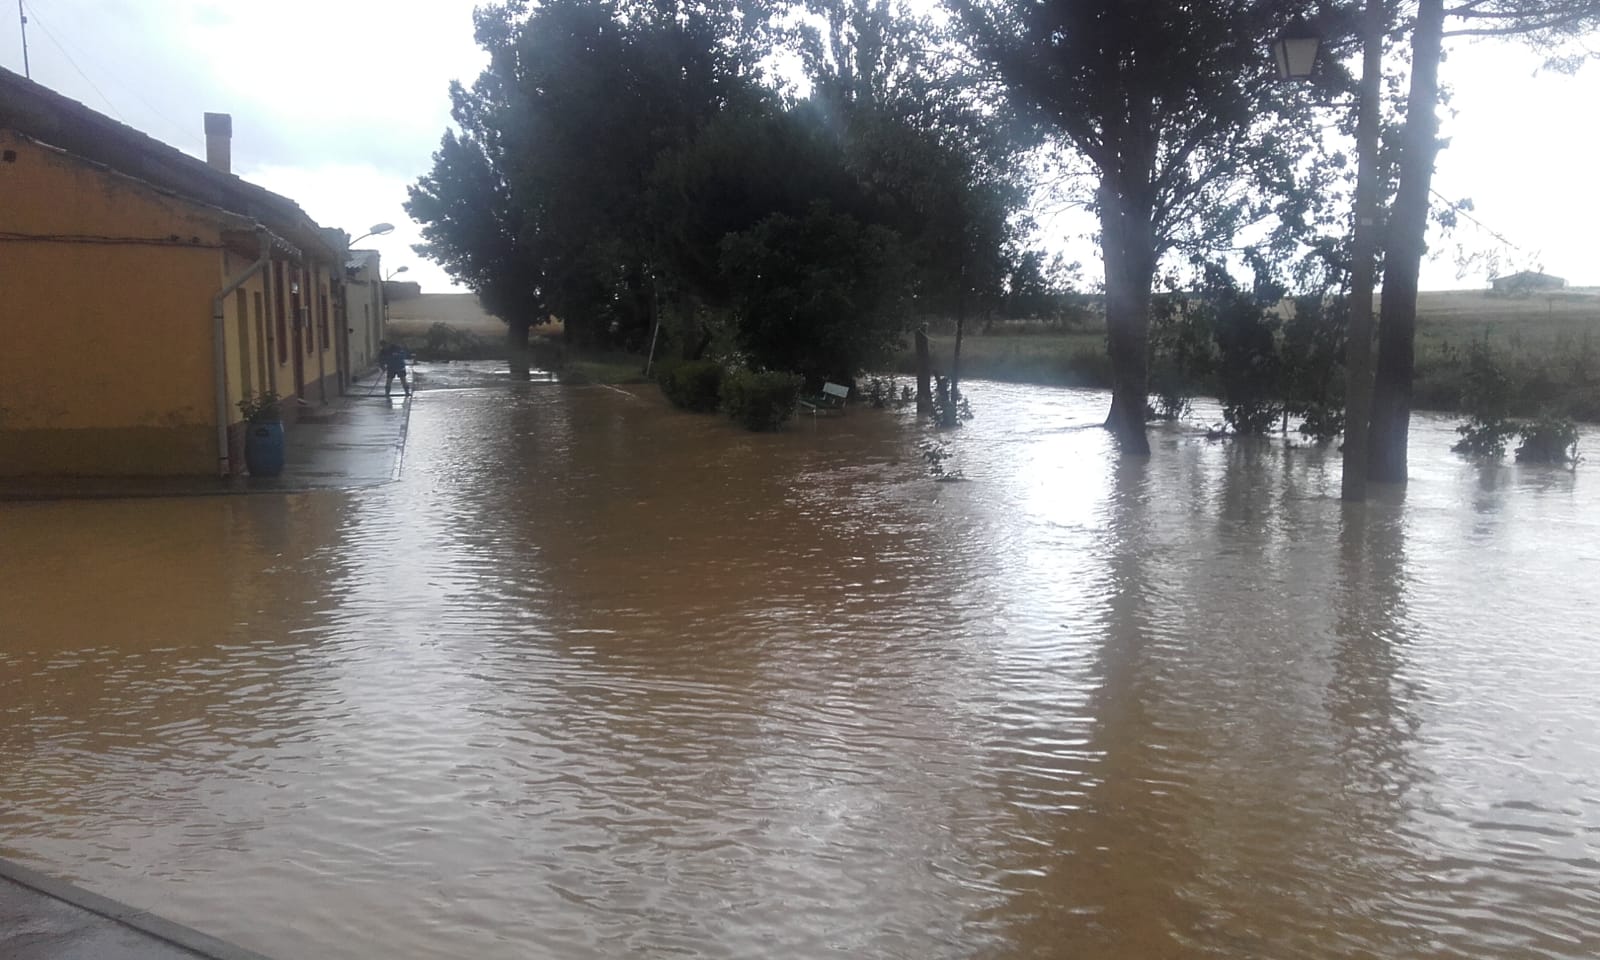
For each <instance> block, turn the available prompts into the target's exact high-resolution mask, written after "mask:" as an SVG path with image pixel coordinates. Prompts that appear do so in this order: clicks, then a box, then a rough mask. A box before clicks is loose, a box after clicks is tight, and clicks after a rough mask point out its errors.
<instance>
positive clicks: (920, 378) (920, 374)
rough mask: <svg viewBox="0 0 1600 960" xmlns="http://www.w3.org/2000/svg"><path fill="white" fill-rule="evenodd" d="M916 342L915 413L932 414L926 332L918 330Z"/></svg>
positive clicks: (929, 360) (930, 378)
mask: <svg viewBox="0 0 1600 960" xmlns="http://www.w3.org/2000/svg"><path fill="white" fill-rule="evenodd" d="M916 340H917V413H919V414H924V413H932V412H933V383H932V380H933V358H932V357H931V356H929V348H928V332H927V331H926V330H918V331H917V334H916Z"/></svg>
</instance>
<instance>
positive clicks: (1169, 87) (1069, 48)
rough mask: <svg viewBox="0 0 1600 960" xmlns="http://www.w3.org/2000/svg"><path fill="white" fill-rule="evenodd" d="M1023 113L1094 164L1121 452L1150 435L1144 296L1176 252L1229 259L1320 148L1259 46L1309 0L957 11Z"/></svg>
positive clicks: (1050, 3)
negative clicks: (1214, 253) (1293, 117)
mask: <svg viewBox="0 0 1600 960" xmlns="http://www.w3.org/2000/svg"><path fill="white" fill-rule="evenodd" d="M950 2H951V5H952V6H953V7H954V8H955V10H956V12H957V13H958V15H959V17H960V19H961V21H962V23H963V24H964V25H965V27H966V30H967V32H968V35H969V37H970V40H971V43H972V47H973V49H974V50H975V51H976V53H977V54H978V56H979V57H980V58H982V59H983V60H984V61H986V62H987V63H989V64H991V65H992V66H993V68H994V69H995V71H996V72H997V73H998V75H999V77H1000V78H1001V79H1002V80H1003V82H1004V84H1005V86H1006V88H1007V89H1008V91H1009V93H1010V95H1011V98H1012V100H1013V102H1014V103H1016V104H1017V106H1018V107H1020V108H1021V109H1022V110H1024V111H1026V112H1027V113H1028V114H1029V115H1031V116H1032V117H1033V118H1036V119H1037V120H1039V121H1040V122H1041V123H1042V124H1043V125H1044V126H1045V127H1046V128H1048V129H1050V130H1052V131H1054V132H1055V133H1056V134H1058V135H1059V136H1060V137H1061V138H1063V139H1064V140H1065V141H1066V143H1067V144H1068V145H1070V147H1071V148H1073V149H1075V150H1077V151H1078V152H1080V153H1081V154H1083V155H1084V156H1085V157H1087V158H1088V160H1089V161H1090V162H1091V164H1092V165H1093V168H1094V171H1095V174H1096V176H1097V179H1098V188H1097V190H1096V191H1095V194H1094V200H1093V202H1092V207H1093V209H1094V211H1095V213H1096V214H1097V216H1098V218H1099V223H1100V235H1099V242H1100V251H1101V256H1102V259H1103V261H1104V267H1105V310H1106V339H1107V344H1106V345H1107V350H1108V352H1109V354H1110V358H1111V365H1112V404H1111V412H1110V414H1109V416H1108V417H1107V420H1106V426H1107V427H1109V428H1110V429H1111V430H1112V431H1113V432H1114V433H1115V435H1116V437H1117V439H1118V440H1119V441H1120V444H1121V446H1122V449H1123V450H1124V451H1126V452H1130V453H1135V454H1147V453H1149V450H1150V446H1149V441H1148V439H1147V438H1146V436H1145V410H1146V399H1147V393H1148V376H1149V374H1148V367H1149V359H1148V348H1149V327H1150V305H1151V289H1152V283H1153V279H1154V276H1155V272H1156V268H1157V265H1158V263H1159V262H1160V260H1161V258H1162V256H1163V255H1164V254H1165V253H1167V252H1168V251H1171V250H1174V249H1177V248H1181V247H1186V246H1187V247H1190V248H1193V249H1197V250H1209V249H1215V248H1219V247H1228V246H1230V245H1231V244H1232V242H1233V239H1234V237H1235V235H1236V234H1237V233H1238V231H1239V230H1240V228H1241V227H1242V226H1243V225H1245V224H1246V223H1250V222H1255V221H1257V220H1259V219H1260V218H1262V217H1263V216H1265V215H1266V214H1267V213H1268V211H1269V210H1270V208H1271V207H1272V205H1273V200H1272V198H1273V197H1274V196H1276V195H1279V194H1280V192H1281V191H1282V190H1283V189H1284V188H1285V186H1286V185H1287V184H1288V183H1290V182H1292V181H1293V179H1294V177H1295V175H1296V160H1297V159H1298V158H1300V157H1302V156H1304V155H1305V153H1306V152H1307V151H1309V150H1310V149H1311V147H1312V143H1311V138H1312V134H1311V127H1310V125H1309V124H1303V123H1302V124H1296V123H1283V122H1281V121H1280V119H1279V118H1281V117H1282V116H1283V115H1284V114H1285V113H1286V112H1290V111H1293V110H1303V109H1305V108H1306V105H1305V102H1304V99H1303V94H1301V93H1300V92H1298V91H1294V90H1292V89H1288V88H1285V87H1283V86H1282V85H1281V84H1279V83H1278V82H1277V81H1276V78H1275V76H1274V75H1273V72H1272V67H1271V64H1270V62H1269V61H1268V59H1267V58H1266V57H1265V56H1264V55H1263V52H1262V48H1263V44H1264V43H1265V42H1266V41H1267V39H1269V38H1271V37H1274V36H1277V35H1278V34H1279V33H1280V32H1281V31H1282V30H1283V28H1284V27H1285V26H1287V25H1288V24H1289V23H1290V22H1291V21H1292V20H1293V19H1294V18H1296V17H1297V16H1302V15H1305V14H1309V13H1311V12H1312V10H1313V8H1314V6H1315V4H1314V3H1313V2H1311V0H1304V2H1302V0H1211V2H1207V3H1193V2H1190V0H1041V2H1036V3H1029V4H1012V3H1009V2H1005V0H950Z"/></svg>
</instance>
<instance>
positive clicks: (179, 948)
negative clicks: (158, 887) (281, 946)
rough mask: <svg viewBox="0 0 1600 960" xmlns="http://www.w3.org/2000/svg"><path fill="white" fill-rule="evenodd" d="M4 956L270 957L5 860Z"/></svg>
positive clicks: (0, 892) (123, 959)
mask: <svg viewBox="0 0 1600 960" xmlns="http://www.w3.org/2000/svg"><path fill="white" fill-rule="evenodd" d="M0 957H5V958H6V960H266V958H265V957H263V956H261V955H260V954H258V953H253V952H251V951H249V950H245V949H243V948H241V947H236V946H234V945H232V944H230V943H224V942H223V941H221V940H218V939H216V938H215V937H209V936H207V935H205V934H203V933H201V932H200V931H198V930H192V929H190V928H189V927H185V926H183V925H181V924H177V923H173V922H172V921H170V920H163V919H161V918H160V917H157V916H153V915H151V914H148V913H145V912H144V911H142V910H136V909H134V908H133V907H130V906H128V905H126V904H122V903H118V902H117V901H115V900H111V899H108V898H106V897H102V896H100V895H99V894H96V893H90V892H89V891H88V890H84V889H83V888H81V887H75V886H73V885H72V884H70V883H63V882H62V881H60V880H55V879H52V878H50V877H46V876H44V875H43V874H41V873H38V872H36V871H33V870H29V869H28V868H26V867H23V866H19V865H18V864H15V863H11V862H10V861H7V860H0Z"/></svg>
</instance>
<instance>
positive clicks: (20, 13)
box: [17, 0, 33, 80]
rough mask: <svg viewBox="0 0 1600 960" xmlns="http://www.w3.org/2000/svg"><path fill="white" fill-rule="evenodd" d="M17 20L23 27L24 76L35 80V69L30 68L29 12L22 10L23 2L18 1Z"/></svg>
mask: <svg viewBox="0 0 1600 960" xmlns="http://www.w3.org/2000/svg"><path fill="white" fill-rule="evenodd" d="M17 20H18V21H20V24H21V27H22V76H23V77H24V78H25V79H28V80H32V79H33V68H32V67H30V66H28V12H27V11H26V10H24V9H22V0H17Z"/></svg>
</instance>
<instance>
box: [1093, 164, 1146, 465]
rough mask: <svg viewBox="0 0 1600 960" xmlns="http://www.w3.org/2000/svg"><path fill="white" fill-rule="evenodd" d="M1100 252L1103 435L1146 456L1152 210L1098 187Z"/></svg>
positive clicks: (1105, 186)
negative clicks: (1106, 391)
mask: <svg viewBox="0 0 1600 960" xmlns="http://www.w3.org/2000/svg"><path fill="white" fill-rule="evenodd" d="M1100 247H1101V253H1102V256H1103V257H1104V259H1105V269H1106V353H1107V354H1108V355H1109V357H1110V359H1111V412H1110V415H1109V416H1107V417H1106V429H1108V430H1110V431H1111V432H1112V435H1113V436H1115V437H1116V438H1117V443H1118V445H1119V446H1120V447H1121V448H1122V452H1123V453H1131V454H1134V455H1136V456H1148V455H1149V453H1150V440H1149V438H1148V437H1147V436H1146V435H1145V408H1146V405H1147V404H1148V402H1149V396H1150V288H1151V284H1152V281H1153V278H1154V276H1155V260H1156V255H1155V236H1154V231H1153V230H1152V228H1151V225H1150V204H1149V203H1141V202H1140V201H1139V200H1138V198H1137V196H1136V195H1134V194H1132V191H1127V190H1123V191H1117V190H1116V189H1115V188H1113V187H1112V186H1110V184H1109V182H1102V185H1101V187H1100Z"/></svg>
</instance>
